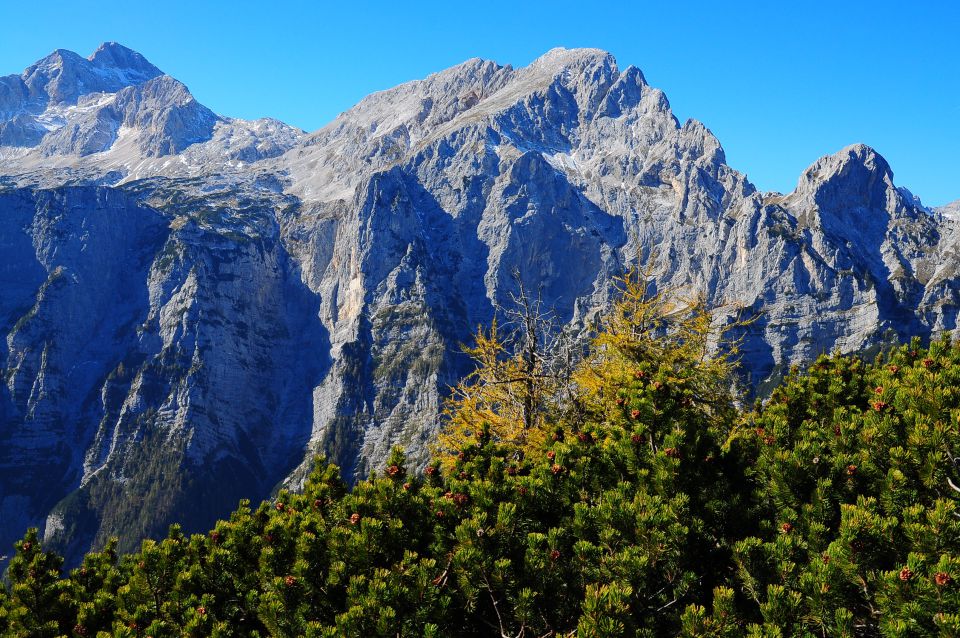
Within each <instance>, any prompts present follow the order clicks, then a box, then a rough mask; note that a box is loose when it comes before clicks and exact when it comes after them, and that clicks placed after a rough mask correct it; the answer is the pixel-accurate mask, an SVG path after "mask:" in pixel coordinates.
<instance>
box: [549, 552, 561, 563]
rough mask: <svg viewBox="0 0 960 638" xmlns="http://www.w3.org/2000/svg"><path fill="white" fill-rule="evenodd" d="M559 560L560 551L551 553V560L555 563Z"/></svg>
mask: <svg viewBox="0 0 960 638" xmlns="http://www.w3.org/2000/svg"><path fill="white" fill-rule="evenodd" d="M558 558H560V551H559V550H556V549H555V550H553V551H551V552H550V560H552V561H555V560H557V559H558Z"/></svg>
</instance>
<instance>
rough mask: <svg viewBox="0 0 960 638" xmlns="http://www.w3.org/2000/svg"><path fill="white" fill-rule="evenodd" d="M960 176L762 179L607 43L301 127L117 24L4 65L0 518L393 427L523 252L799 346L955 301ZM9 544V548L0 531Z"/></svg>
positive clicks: (757, 364)
mask: <svg viewBox="0 0 960 638" xmlns="http://www.w3.org/2000/svg"><path fill="white" fill-rule="evenodd" d="M956 215H957V207H956V205H954V206H953V207H950V206H947V207H944V208H941V209H937V210H930V209H927V208H925V207H924V206H923V205H922V203H921V202H920V200H919V199H918V198H916V197H915V196H913V195H912V194H911V193H910V192H909V191H908V190H907V189H905V188H898V187H897V186H896V185H895V184H894V182H893V173H892V171H891V169H890V167H889V166H888V165H887V163H886V161H885V160H884V159H883V158H882V157H881V156H880V155H879V154H877V153H876V152H875V151H873V150H872V149H870V148H868V147H866V146H863V145H854V146H850V147H848V148H845V149H843V150H841V151H840V152H838V153H836V154H834V155H830V156H827V157H824V158H822V159H820V160H818V161H817V162H815V163H814V164H813V165H812V166H811V167H810V168H809V169H807V170H806V171H805V172H804V173H803V175H802V176H801V177H800V180H799V183H798V185H797V188H796V190H795V191H794V192H792V193H790V194H787V195H783V194H778V193H763V192H759V191H757V190H756V188H754V186H753V185H752V184H750V182H749V181H747V179H746V178H745V177H744V175H742V174H741V173H738V172H737V171H736V170H734V169H733V168H731V167H729V166H727V164H726V162H725V157H724V153H723V149H722V147H721V145H720V143H719V141H718V140H717V139H716V138H715V137H714V136H713V135H712V134H711V133H710V131H709V130H708V129H707V128H706V127H705V126H704V125H703V124H701V123H700V122H697V121H694V120H689V121H687V122H685V123H682V124H681V123H680V122H678V121H677V119H676V118H675V117H674V116H673V114H672V112H671V110H670V106H669V103H668V101H667V98H666V96H665V95H664V94H663V92H661V91H660V90H658V89H656V88H653V87H651V86H649V85H648V84H647V82H646V80H645V79H644V77H643V74H642V73H641V72H640V71H639V70H638V69H636V68H634V67H629V68H627V69H624V70H620V69H619V68H618V66H617V63H616V61H615V60H614V59H613V58H612V57H611V56H610V55H609V54H607V53H605V52H602V51H597V50H584V49H578V50H563V49H557V50H554V51H550V52H549V53H547V54H546V55H544V56H543V57H542V58H540V59H538V60H536V61H535V62H534V63H533V64H531V65H530V66H528V67H526V68H522V69H514V68H511V67H509V66H500V65H498V64H496V63H494V62H489V61H483V60H469V61H467V62H465V63H463V64H461V65H458V66H456V67H453V68H451V69H447V70H446V71H442V72H440V73H437V74H435V75H432V76H430V77H428V78H426V79H424V80H421V81H416V82H410V83H407V84H404V85H401V86H399V87H396V88H394V89H391V90H388V91H383V92H380V93H375V94H373V95H371V96H369V97H367V98H365V99H364V100H362V101H361V102H360V103H359V104H357V105H356V106H355V107H354V108H352V109H350V110H349V111H347V112H345V113H343V114H342V115H340V116H339V117H338V118H337V119H336V120H334V121H333V122H332V123H331V124H329V125H328V126H326V127H325V128H323V129H321V130H319V131H317V132H315V133H312V134H306V133H304V132H302V131H300V130H298V129H295V128H293V127H290V126H287V125H285V124H283V123H282V122H278V121H276V120H270V119H263V120H256V121H243V120H237V119H233V118H228V117H223V116H219V115H215V114H213V113H212V112H211V111H209V109H207V108H205V107H203V106H202V105H200V104H199V103H197V101H196V100H195V99H194V98H193V97H192V96H191V95H190V93H189V91H188V89H187V87H185V86H184V85H183V84H181V83H180V82H178V81H176V80H175V79H173V78H171V77H169V76H166V75H164V74H163V72H162V71H160V70H159V69H157V68H156V67H154V66H153V65H151V64H150V63H149V62H147V61H146V60H145V59H144V58H143V57H142V56H140V55H139V54H137V53H135V52H133V51H130V50H129V49H126V48H124V47H122V46H120V45H117V44H112V43H111V44H105V45H103V46H102V47H101V48H100V49H99V50H98V51H97V52H96V53H95V54H94V55H92V56H91V57H90V58H83V57H81V56H79V55H76V54H74V53H71V52H67V51H57V52H55V53H53V54H51V55H50V56H48V57H47V58H44V60H41V61H40V62H38V63H37V64H36V65H34V66H32V67H30V68H29V69H27V70H26V71H25V72H24V73H23V74H22V75H14V76H7V77H3V78H0V335H2V336H3V340H2V341H0V371H2V379H0V380H2V384H0V547H9V546H10V543H12V542H13V540H14V539H15V538H16V537H18V536H19V535H21V534H22V533H23V531H24V530H25V528H26V527H27V526H30V525H36V526H39V527H41V528H43V530H44V534H45V537H46V538H47V539H48V541H50V542H51V543H52V544H53V545H54V546H56V547H58V548H60V549H61V550H62V551H64V552H66V553H67V554H68V557H69V558H70V560H71V561H76V559H77V557H78V556H79V555H80V554H81V553H82V552H83V551H84V550H86V549H88V548H89V547H90V546H91V545H97V544H100V543H102V542H103V540H104V539H106V538H107V537H108V536H110V535H113V534H119V535H121V537H122V539H123V543H124V547H125V548H130V547H133V546H134V545H135V544H136V542H138V540H139V539H141V538H143V537H146V536H156V535H159V534H163V533H164V532H165V529H166V526H167V525H168V524H169V523H170V522H172V521H182V522H184V524H185V526H186V527H187V528H188V529H193V530H200V529H204V528H205V527H207V526H209V525H211V524H212V522H213V521H214V520H215V519H216V518H217V517H220V516H223V515H225V514H227V513H228V512H229V511H230V510H231V509H233V507H234V506H235V505H236V503H237V501H238V500H239V499H241V498H251V499H260V498H264V497H266V496H268V495H269V494H270V493H271V491H272V490H274V489H276V487H277V486H279V485H283V484H290V485H293V486H296V485H297V484H298V483H299V481H301V480H302V478H303V476H304V473H305V472H306V470H307V469H308V467H309V464H310V462H311V461H312V459H313V458H314V456H315V455H316V454H318V453H322V454H326V455H327V456H328V457H330V458H332V459H333V460H335V461H336V462H337V463H338V464H340V465H341V467H342V468H343V469H344V472H345V474H346V475H347V476H348V477H349V478H357V477H362V476H365V475H367V474H368V473H369V472H370V471H371V469H374V468H375V467H377V465H378V464H379V463H380V462H382V460H383V459H384V458H385V456H386V454H387V453H388V451H389V450H390V448H391V447H392V446H394V445H402V446H404V447H405V448H406V450H407V451H408V454H409V456H410V459H411V462H412V463H414V464H417V465H422V464H423V463H424V462H425V460H426V458H427V456H428V454H429V443H430V441H431V440H432V438H433V436H434V435H435V433H436V431H437V428H438V427H439V425H440V413H441V409H442V401H443V398H444V396H445V394H446V392H447V389H448V387H449V386H450V385H451V384H454V383H455V382H456V381H457V379H459V378H460V377H461V376H462V375H463V374H465V373H466V372H467V371H468V370H469V362H468V361H466V360H465V358H464V356H463V355H462V354H461V350H460V346H461V344H464V343H469V341H470V339H471V335H472V334H473V333H474V331H475V330H476V328H477V326H478V325H480V326H483V325H488V324H489V322H490V321H491V320H492V318H493V317H494V315H495V312H496V308H498V307H501V306H505V305H509V303H510V299H511V295H512V294H514V293H516V292H517V289H518V285H519V283H522V284H523V285H524V287H525V288H526V289H527V290H533V291H537V292H538V293H539V294H540V296H541V298H542V299H543V301H544V303H545V304H546V305H548V306H549V307H551V308H553V310H554V312H555V313H556V315H557V317H558V318H559V319H560V320H561V321H562V322H564V323H567V324H570V325H571V326H573V327H578V326H585V325H589V324H590V322H591V320H592V318H593V316H594V315H595V314H596V313H597V312H598V311H599V310H601V309H602V308H603V307H604V306H605V305H606V304H607V303H608V302H609V300H610V297H611V290H612V282H613V279H614V278H615V277H616V276H617V275H618V274H620V273H622V272H623V271H624V269H625V268H627V267H629V266H630V265H631V264H635V263H637V261H638V260H640V261H642V262H644V263H645V264H647V265H648V266H649V267H650V268H651V272H652V274H653V276H654V277H655V285H656V286H657V287H659V288H661V289H669V290H672V291H675V293H676V294H678V295H689V296H693V295H700V296H702V297H703V298H704V299H705V300H706V301H707V303H708V304H709V305H710V306H711V307H713V308H715V309H716V311H717V316H718V320H723V318H725V317H732V316H738V315H739V316H755V317H756V320H755V321H754V322H753V323H752V324H750V326H749V327H748V328H746V329H744V330H743V331H742V335H741V336H742V338H743V375H744V379H745V381H746V382H747V384H748V385H749V386H750V387H752V388H754V389H757V388H759V389H762V388H763V387H764V384H768V383H769V382H771V381H772V380H775V379H776V378H778V376H779V375H781V374H782V373H783V371H784V369H785V367H786V366H788V365H789V364H791V363H797V362H804V361H809V360H811V359H812V358H814V357H815V356H816V355H818V354H819V353H822V352H828V351H832V350H835V349H839V350H843V351H860V350H865V349H870V348H872V347H875V346H879V345H881V344H883V343H885V342H888V341H894V340H902V339H906V338H908V337H910V336H914V335H919V336H921V337H928V336H930V335H931V334H933V333H937V332H940V331H944V330H950V329H953V328H954V327H955V325H956V315H957V307H958V296H957V295H958V288H960V280H958V273H957V263H958V260H957V256H956V252H955V248H954V246H956V241H957V238H958V229H957V222H955V221H954V219H955V218H956ZM2 553H4V552H2V551H0V554H2Z"/></svg>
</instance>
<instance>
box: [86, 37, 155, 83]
mask: <svg viewBox="0 0 960 638" xmlns="http://www.w3.org/2000/svg"><path fill="white" fill-rule="evenodd" d="M88 59H89V60H90V62H92V63H93V65H94V66H96V67H97V68H100V69H106V70H114V71H120V72H126V73H130V72H132V73H134V74H135V75H137V76H140V77H139V79H141V80H146V79H149V78H152V77H156V76H158V75H162V74H163V72H162V71H160V69H158V68H157V67H155V66H154V65H152V64H151V63H150V62H149V61H148V60H147V59H146V58H145V57H143V56H142V55H140V54H139V53H137V52H136V51H134V50H133V49H130V48H128V47H125V46H123V45H122V44H119V43H117V42H104V43H103V44H101V45H100V46H99V47H97V50H96V51H94V52H93V54H92V55H91V56H90V57H89V58H88Z"/></svg>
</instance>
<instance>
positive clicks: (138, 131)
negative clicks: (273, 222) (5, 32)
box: [0, 42, 302, 181]
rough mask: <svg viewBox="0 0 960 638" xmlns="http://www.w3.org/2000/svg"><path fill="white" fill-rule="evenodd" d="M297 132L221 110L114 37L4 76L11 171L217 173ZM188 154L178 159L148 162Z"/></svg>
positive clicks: (3, 132) (3, 113) (1, 131)
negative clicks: (86, 53)
mask: <svg viewBox="0 0 960 638" xmlns="http://www.w3.org/2000/svg"><path fill="white" fill-rule="evenodd" d="M301 135H302V132H301V131H298V130H297V129H295V128H293V127H290V126H286V125H283V124H281V123H279V122H277V121H276V120H271V121H267V120H264V121H258V122H245V121H243V120H236V119H233V118H227V117H220V116H217V115H216V114H214V113H213V112H212V111H210V110H209V109H208V108H206V107H205V106H203V105H201V104H200V103H198V102H197V101H196V100H195V99H194V98H193V96H192V95H191V94H190V92H189V90H188V89H187V87H186V86H185V85H184V84H183V83H181V82H179V81H178V80H176V79H174V78H172V77H170V76H168V75H165V74H163V72H162V71H160V69H158V68H157V67H156V66H154V65H153V64H151V63H150V62H149V61H148V60H147V59H146V58H145V57H144V56H142V55H141V54H139V53H137V52H136V51H133V50H132V49H129V48H127V47H125V46H123V45H121V44H118V43H116V42H106V43H104V44H102V45H101V46H100V47H99V48H98V49H97V50H96V51H95V52H94V53H93V54H91V55H90V57H89V58H83V57H81V56H79V55H77V54H76V53H73V52H71V51H66V50H62V49H59V50H57V51H54V52H53V53H51V54H50V55H49V56H47V57H45V58H43V59H42V60H40V61H38V62H37V63H35V64H33V65H31V66H30V67H29V68H27V69H26V70H25V71H24V72H23V74H22V75H20V76H16V75H10V76H6V77H4V78H0V161H3V162H4V164H5V169H6V172H9V173H27V172H32V171H34V170H36V169H38V168H42V167H49V166H58V167H63V168H69V169H72V170H79V169H82V170H84V171H86V172H87V173H88V174H89V173H92V174H97V173H99V174H104V173H109V174H111V175H114V176H115V177H114V178H113V179H114V181H115V180H116V179H117V178H116V176H119V178H120V179H121V180H123V179H136V178H141V177H147V176H154V175H160V174H170V175H191V174H194V175H195V174H197V173H200V172H208V170H209V171H215V172H223V171H224V170H229V169H230V167H231V165H232V166H239V165H242V164H244V163H248V162H251V161H257V160H259V159H263V158H266V157H274V156H277V155H279V154H281V153H282V152H284V151H286V150H287V149H288V148H290V146H291V145H292V144H293V142H294V141H296V140H298V139H299V138H300V136H301ZM192 147H199V148H192ZM184 153H186V157H183V161H178V162H169V161H166V160H163V161H156V160H155V159H154V158H164V157H169V156H172V155H183V154H184ZM90 156H96V157H95V158H93V159H90V160H87V159H85V158H88V157H90Z"/></svg>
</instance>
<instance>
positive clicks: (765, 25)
mask: <svg viewBox="0 0 960 638" xmlns="http://www.w3.org/2000/svg"><path fill="white" fill-rule="evenodd" d="M0 34H2V37H0V74H2V73H19V72H20V71H21V70H22V69H23V68H24V67H26V66H27V65H29V64H30V63H32V62H33V61H35V60H36V59H38V58H40V57H42V56H43V55H45V54H47V53H49V52H50V51H52V50H53V49H55V48H66V49H71V50H73V51H76V52H78V53H81V54H83V55H89V54H90V53H91V52H92V51H93V50H94V49H95V48H96V46H97V45H98V44H99V43H100V42H101V41H104V40H116V41H118V42H121V43H123V44H126V45H127V46H129V47H131V48H134V49H136V50H138V51H140V52H141V53H143V54H144V55H145V56H146V57H147V58H148V59H149V60H151V61H152V62H153V63H154V64H156V65H157V66H159V67H160V68H161V69H163V70H164V71H165V72H167V73H169V74H170V75H173V76H175V77H177V78H179V79H180V80H182V81H183V82H185V83H186V84H187V85H188V86H189V87H190V89H191V91H192V92H193V93H194V95H196V97H197V99H198V100H200V101H201V102H202V103H204V104H206V105H208V106H209V107H211V108H212V109H213V110H215V111H217V112H218V113H222V114H224V115H231V116H236V117H243V118H255V117H261V116H272V117H276V118H279V119H281V120H284V121H286V122H288V123H290V124H294V125H296V126H299V127H301V128H304V129H307V130H314V129H317V128H319V127H321V126H322V125H324V124H325V123H327V122H328V121H330V120H331V119H332V118H333V117H334V116H336V114H337V113H339V112H341V111H343V110H344V109H346V108H348V107H350V106H351V105H352V104H353V103H355V102H356V101H357V100H358V99H360V98H361V97H363V96H364V95H366V94H367V93H370V92H371V91H375V90H379V89H385V88H388V87H390V86H393V85H395V84H398V83H400V82H403V81H406V80H411V79H415V78H420V77H423V76H425V75H427V74H429V73H431V72H433V71H437V70H440V69H443V68H446V67H448V66H450V65H453V64H456V63H458V62H461V61H463V60H465V59H467V58H470V57H475V56H478V57H482V58H486V59H492V60H496V61H497V62H500V63H502V64H507V63H509V64H513V65H514V66H522V65H525V64H527V63H529V62H530V61H531V60H533V59H534V58H536V57H537V56H538V55H540V54H542V53H544V52H545V51H547V50H548V49H550V48H552V47H555V46H565V47H577V46H591V47H599V48H602V49H606V50H608V51H610V52H611V53H613V54H614V55H615V56H616V58H617V60H618V61H619V64H620V66H621V68H625V67H626V66H628V65H631V64H632V65H635V66H638V67H640V68H641V69H642V70H643V72H644V74H645V75H646V77H647V80H648V81H649V82H650V83H651V84H653V85H654V86H658V87H660V88H662V89H663V90H664V91H666V93H667V96H668V97H669V98H670V102H671V104H672V106H673V109H674V111H675V113H676V114H677V116H678V117H679V118H680V119H681V120H683V119H685V118H687V117H695V118H697V119H699V120H701V121H703V122H704V123H705V124H706V125H707V126H708V127H709V128H710V129H711V130H712V131H713V132H714V133H715V134H716V135H717V137H718V138H719V139H720V141H721V143H722V144H723V146H724V148H725V150H726V152H727V158H728V161H729V162H730V164H731V165H733V166H734V167H735V168H737V169H739V170H741V171H744V172H745V173H747V174H748V175H749V177H750V178H751V180H753V181H754V183H756V184H757V186H758V187H760V188H762V189H765V190H780V191H789V190H792V189H793V187H794V185H795V184H796V180H797V177H798V176H799V174H800V172H801V171H802V170H803V169H804V168H805V167H806V166H808V165H809V164H810V163H812V162H813V161H814V160H815V159H816V158H817V157H819V156H821V155H824V154H827V153H832V152H834V151H836V150H838V149H840V148H842V147H843V146H846V145H847V144H850V143H853V142H864V143H867V144H869V145H871V146H873V147H874V148H876V149H877V150H878V151H879V152H880V153H881V154H883V155H884V156H885V157H886V158H887V160H888V161H889V162H890V164H891V165H892V167H893V170H894V172H895V174H896V181H897V183H898V184H899V185H903V186H907V187H908V188H910V189H911V190H913V191H914V192H915V193H916V194H918V195H920V197H921V198H923V200H924V202H926V203H927V204H928V205H940V204H944V203H946V202H948V201H952V200H954V199H957V198H960V44H958V41H960V3H955V2H953V1H952V0H914V1H911V2H893V1H886V0H884V1H873V2H865V1H860V0H834V2H821V1H819V0H815V1H814V0H811V1H807V2H789V1H786V0H785V1H781V2H759V1H758V2H736V1H733V0H726V1H721V0H715V1H713V2H699V1H696V0H691V1H687V2H683V3H669V2H663V0H658V1H657V2H640V1H633V2H631V1H629V0H622V1H621V2H616V3H612V2H600V1H597V2H593V3H589V2H586V1H582V2H566V1H563V0H558V1H555V2H533V1H530V0H527V1H518V0H513V1H511V2H501V1H499V0H497V1H485V2H478V3H473V5H472V6H470V7H468V8H464V7H463V6H461V3H458V2H453V1H450V0H446V1H444V2H364V1H361V0H354V1H352V2H337V3H324V2H284V1H281V0H276V1H274V2H256V3H255V2H242V1H239V0H234V1H231V2H221V1H204V0H192V1H190V2H183V1H180V0H169V1H164V2H137V1H134V2H128V1H124V2H59V1H53V0H45V1H44V2H42V3H38V4H33V3H30V2H23V1H22V0H18V1H16V2H13V1H12V0H0Z"/></svg>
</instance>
